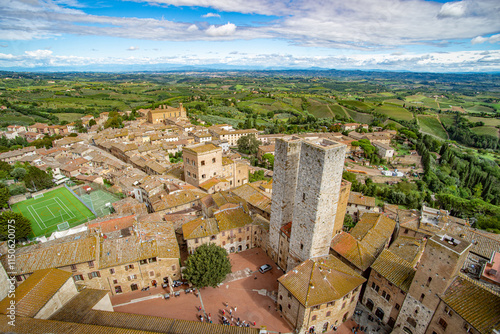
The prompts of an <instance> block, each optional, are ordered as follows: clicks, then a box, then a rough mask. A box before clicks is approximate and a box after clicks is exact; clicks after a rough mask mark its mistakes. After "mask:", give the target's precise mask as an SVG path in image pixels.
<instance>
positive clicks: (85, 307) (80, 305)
mask: <svg viewBox="0 0 500 334" xmlns="http://www.w3.org/2000/svg"><path fill="white" fill-rule="evenodd" d="M23 284H24V283H23ZM107 294H108V291H107V290H97V289H89V288H87V289H83V290H82V291H81V292H79V293H78V294H77V295H76V296H74V297H73V298H71V300H70V301H68V302H67V303H66V304H64V307H62V308H61V309H59V311H57V313H55V314H53V315H52V316H51V317H50V318H49V319H50V320H59V321H66V322H70V321H71V322H72V321H78V320H79V319H81V318H82V317H83V316H84V315H86V314H87V313H88V312H89V311H90V310H92V308H93V307H94V306H95V305H96V304H97V303H98V302H99V301H101V299H103V298H104V297H105V296H106V295H107Z"/></svg>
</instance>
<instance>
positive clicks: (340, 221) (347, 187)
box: [332, 180, 351, 238]
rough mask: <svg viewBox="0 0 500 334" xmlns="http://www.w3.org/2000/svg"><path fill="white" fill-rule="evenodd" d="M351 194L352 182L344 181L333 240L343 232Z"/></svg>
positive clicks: (334, 225)
mask: <svg viewBox="0 0 500 334" xmlns="http://www.w3.org/2000/svg"><path fill="white" fill-rule="evenodd" d="M350 193H351V182H349V181H346V180H342V183H341V184H340V192H339V200H338V202H337V214H336V215H335V222H334V224H333V235H332V238H333V237H334V236H335V235H336V234H339V233H340V232H342V228H343V227H344V218H345V214H346V211H347V204H348V202H349V194H350Z"/></svg>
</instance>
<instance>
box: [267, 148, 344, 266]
mask: <svg viewBox="0 0 500 334" xmlns="http://www.w3.org/2000/svg"><path fill="white" fill-rule="evenodd" d="M345 150H346V146H345V145H344V144H340V143H337V142H334V141H331V140H327V139H319V140H316V141H303V142H302V145H301V149H300V161H299V170H298V175H297V188H296V190H295V202H294V208H293V218H292V230H291V236H290V246H289V255H288V266H287V270H290V269H292V268H293V267H295V266H297V265H298V264H300V263H301V262H303V261H305V260H307V259H310V258H312V257H316V256H324V255H327V254H329V250H330V243H331V240H332V234H333V231H334V222H335V216H336V213H337V203H338V199H339V192H340V186H341V182H342V171H343V166H344V159H345ZM273 193H274V191H273Z"/></svg>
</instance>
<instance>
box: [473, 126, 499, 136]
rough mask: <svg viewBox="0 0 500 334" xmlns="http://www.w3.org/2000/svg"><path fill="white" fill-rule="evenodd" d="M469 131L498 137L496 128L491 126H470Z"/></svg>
mask: <svg viewBox="0 0 500 334" xmlns="http://www.w3.org/2000/svg"><path fill="white" fill-rule="evenodd" d="M471 131H472V132H474V133H475V134H477V135H488V136H492V137H496V138H499V136H498V129H497V128H494V127H492V126H477V127H475V128H472V129H471Z"/></svg>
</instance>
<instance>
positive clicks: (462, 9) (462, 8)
mask: <svg viewBox="0 0 500 334" xmlns="http://www.w3.org/2000/svg"><path fill="white" fill-rule="evenodd" d="M466 12H467V2H465V1H458V2H447V3H445V4H443V6H441V9H440V10H439V14H438V15H439V16H440V17H462V16H464V15H465V13H466Z"/></svg>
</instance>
